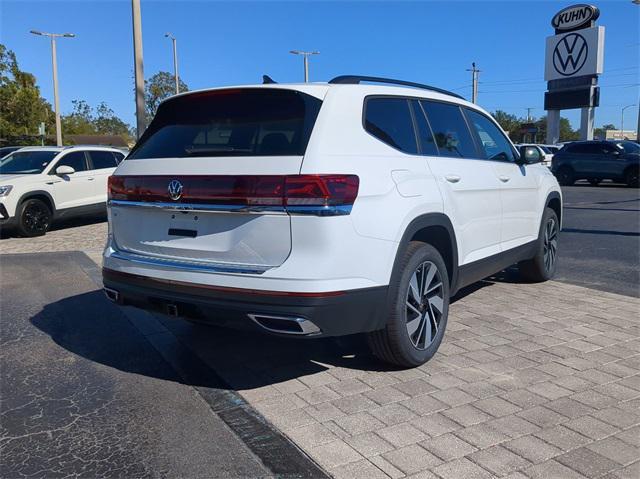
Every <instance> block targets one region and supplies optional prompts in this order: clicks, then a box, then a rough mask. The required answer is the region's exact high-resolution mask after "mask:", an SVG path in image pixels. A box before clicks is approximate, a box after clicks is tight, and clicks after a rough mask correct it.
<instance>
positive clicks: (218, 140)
mask: <svg viewBox="0 0 640 479" xmlns="http://www.w3.org/2000/svg"><path fill="white" fill-rule="evenodd" d="M321 104H322V102H321V101H320V100H318V99H317V98H315V97H312V96H310V95H307V94H304V93H301V92H298V91H293V90H280V89H275V88H238V89H230V90H214V91H207V92H201V93H191V94H187V95H184V96H178V97H176V98H174V99H171V100H168V101H166V102H164V103H162V104H161V105H160V108H159V109H158V112H157V114H156V116H155V117H154V119H153V121H152V122H151V124H150V125H149V128H148V129H147V130H146V131H145V133H144V135H143V136H142V138H141V139H140V141H139V142H138V143H137V144H136V146H135V147H134V148H133V150H132V151H131V153H130V154H129V156H128V157H127V160H137V159H144V158H185V157H196V156H209V157H210V156H300V155H304V152H305V150H306V148H307V143H308V141H309V137H310V135H311V131H312V130H313V125H314V124H315V121H316V117H317V116H318V111H319V110H320V105H321Z"/></svg>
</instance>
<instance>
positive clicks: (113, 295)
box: [103, 286, 120, 303]
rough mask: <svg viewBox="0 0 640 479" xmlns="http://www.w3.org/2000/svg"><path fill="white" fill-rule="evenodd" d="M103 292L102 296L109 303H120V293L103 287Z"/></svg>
mask: <svg viewBox="0 0 640 479" xmlns="http://www.w3.org/2000/svg"><path fill="white" fill-rule="evenodd" d="M103 291H104V294H105V295H106V297H107V298H108V299H109V300H110V301H113V302H114V303H119V302H120V293H119V292H118V291H116V290H115V289H111V288H107V287H106V286H105V287H104V288H103Z"/></svg>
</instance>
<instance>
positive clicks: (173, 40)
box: [164, 32, 180, 95]
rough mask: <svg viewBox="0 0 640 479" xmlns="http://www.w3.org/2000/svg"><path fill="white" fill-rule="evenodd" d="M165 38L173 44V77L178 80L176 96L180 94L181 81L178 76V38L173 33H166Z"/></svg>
mask: <svg viewBox="0 0 640 479" xmlns="http://www.w3.org/2000/svg"><path fill="white" fill-rule="evenodd" d="M164 36H165V37H166V38H170V39H171V43H173V77H174V78H175V80H176V95H177V94H178V93H180V80H179V78H180V77H179V76H178V49H177V47H176V37H174V36H173V35H172V34H171V33H168V32H167V33H165V34H164Z"/></svg>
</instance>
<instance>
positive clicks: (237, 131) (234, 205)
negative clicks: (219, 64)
mask: <svg viewBox="0 0 640 479" xmlns="http://www.w3.org/2000/svg"><path fill="white" fill-rule="evenodd" d="M325 92H326V89H316V90H313V91H311V93H313V94H309V93H304V92H302V91H298V90H291V89H283V88H255V87H254V88H233V89H221V90H210V91H204V92H195V93H189V94H185V95H180V96H176V97H173V98H171V99H169V100H167V101H165V102H164V103H162V104H161V105H160V107H159V109H158V112H157V114H156V116H155V118H154V119H153V121H152V122H151V124H150V125H149V128H148V129H147V130H146V131H145V133H144V135H143V136H142V138H141V139H140V140H139V142H138V143H137V144H136V146H135V147H134V148H133V150H132V151H131V153H130V154H129V156H128V157H127V159H126V160H125V161H123V162H122V163H121V165H120V166H119V168H118V170H117V171H116V175H115V176H112V177H111V178H110V181H109V198H110V201H109V203H110V216H111V232H112V235H113V246H114V249H116V254H117V255H119V256H120V257H123V258H126V259H130V260H135V261H142V262H152V263H156V264H161V265H167V266H180V267H186V268H196V269H212V270H223V271H241V272H255V273H260V272H262V271H265V270H267V269H269V268H273V267H276V266H279V265H280V264H282V263H283V262H284V261H285V260H286V258H287V257H288V256H289V253H290V251H291V223H290V217H289V215H288V214H287V211H286V209H285V208H284V205H283V197H284V194H285V191H284V190H285V189H286V188H287V178H288V177H289V176H290V175H298V173H299V172H300V168H301V165H302V161H303V157H304V153H305V150H306V146H307V143H308V141H309V137H310V135H311V132H312V130H313V126H314V123H315V120H316V117H317V115H318V112H319V109H320V106H321V103H322V102H321V99H320V98H321V97H322V96H323V95H324V93H325Z"/></svg>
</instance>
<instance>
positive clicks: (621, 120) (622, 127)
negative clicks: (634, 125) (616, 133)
mask: <svg viewBox="0 0 640 479" xmlns="http://www.w3.org/2000/svg"><path fill="white" fill-rule="evenodd" d="M632 106H636V105H635V103H634V104H632V105H627V106H625V107H624V108H623V109H622V114H621V118H620V139H621V140H624V111H625V110H626V109H627V108H631V107H632Z"/></svg>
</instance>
